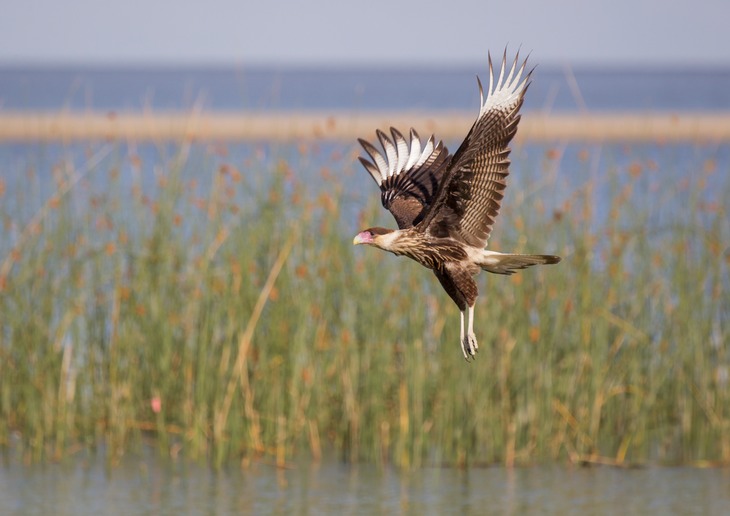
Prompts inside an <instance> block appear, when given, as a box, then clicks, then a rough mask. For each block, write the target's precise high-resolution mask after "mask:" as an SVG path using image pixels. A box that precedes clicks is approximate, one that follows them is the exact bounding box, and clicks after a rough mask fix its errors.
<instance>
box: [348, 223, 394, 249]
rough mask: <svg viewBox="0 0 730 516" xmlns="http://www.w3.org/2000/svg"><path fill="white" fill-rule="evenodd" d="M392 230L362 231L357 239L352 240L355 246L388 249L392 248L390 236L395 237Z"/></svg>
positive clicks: (370, 229)
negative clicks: (366, 245) (364, 245)
mask: <svg viewBox="0 0 730 516" xmlns="http://www.w3.org/2000/svg"><path fill="white" fill-rule="evenodd" d="M393 233H394V231H393V230H392V229H385V228H369V229H366V230H364V231H360V232H359V233H358V234H357V235H356V236H355V238H354V239H353V240H352V243H353V244H354V245H358V244H368V245H374V246H376V247H380V248H381V249H388V248H389V246H390V238H389V236H390V235H393Z"/></svg>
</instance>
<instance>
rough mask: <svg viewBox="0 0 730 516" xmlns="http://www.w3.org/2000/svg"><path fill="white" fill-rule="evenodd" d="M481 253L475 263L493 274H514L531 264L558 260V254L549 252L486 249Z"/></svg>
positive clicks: (550, 262) (543, 263) (556, 261)
mask: <svg viewBox="0 0 730 516" xmlns="http://www.w3.org/2000/svg"><path fill="white" fill-rule="evenodd" d="M482 253H483V254H482V257H481V259H480V260H479V261H478V262H477V264H478V265H479V266H480V267H481V268H482V269H483V270H485V271H487V272H492V273H494V274H514V273H515V272H517V271H518V270H520V269H526V268H528V267H532V266H533V265H549V264H553V263H558V262H559V261H560V256H553V255H550V254H505V253H497V252H495V251H487V250H486V249H485V250H484V251H483V252H482Z"/></svg>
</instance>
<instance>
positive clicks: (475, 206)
mask: <svg viewBox="0 0 730 516" xmlns="http://www.w3.org/2000/svg"><path fill="white" fill-rule="evenodd" d="M518 58H519V52H518V54H517V56H516V57H515V59H514V62H513V63H512V67H511V69H510V70H509V71H508V70H507V64H506V52H505V55H504V57H503V58H502V70H501V71H500V74H499V78H498V79H497V80H496V82H495V80H494V72H493V68H492V58H491V56H490V57H489V89H488V90H487V97H486V99H485V98H484V92H483V89H482V84H481V81H479V79H478V78H477V81H478V82H479V95H480V104H481V108H480V110H479V116H478V117H477V119H476V121H475V122H474V125H473V126H472V128H471V129H470V130H469V134H467V136H466V138H465V139H464V142H463V143H462V144H461V146H460V147H459V149H458V150H457V151H456V153H455V154H454V156H453V158H452V159H451V161H450V163H449V166H448V169H447V171H446V173H445V174H444V177H443V180H442V182H441V184H440V185H439V188H438V191H437V193H436V195H435V198H434V201H433V203H432V204H431V208H430V209H429V210H428V212H427V213H426V214H424V217H423V220H422V222H421V223H420V225H419V227H418V229H420V230H421V231H424V232H428V233H431V234H433V235H434V236H438V237H447V236H448V237H452V238H455V239H457V240H460V241H462V242H464V243H466V244H469V245H472V246H474V247H478V248H484V247H485V246H486V245H487V240H488V239H489V235H490V233H491V231H492V225H493V224H494V219H495V218H496V217H497V214H498V213H499V208H500V206H501V201H502V197H503V192H504V189H505V187H506V186H507V183H506V178H507V175H508V174H509V164H510V161H509V159H508V156H509V153H510V148H509V142H510V140H512V137H513V136H514V135H515V133H516V132H517V123H518V122H519V120H520V115H519V110H520V107H521V106H522V102H523V100H524V95H525V91H527V87H528V86H529V81H530V75H531V73H532V71H530V72H528V73H527V74H526V75H525V74H524V71H525V65H526V64H527V60H525V61H524V62H523V63H522V64H521V65H518Z"/></svg>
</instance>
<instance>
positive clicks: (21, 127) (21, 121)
mask: <svg viewBox="0 0 730 516" xmlns="http://www.w3.org/2000/svg"><path fill="white" fill-rule="evenodd" d="M473 120H474V114H473V113H449V112H440V113H439V112H434V113H428V114H424V113H408V112H389V113H371V112H368V113H217V112H202V113H159V112H152V113H96V112H91V113H75V112H55V113H51V112H48V113H35V112H0V141H3V142H22V141H74V140H94V139H104V140H114V139H124V140H182V139H200V140H230V141H236V140H277V141H292V140H308V139H330V140H353V139H355V138H357V137H365V138H368V137H372V136H373V133H374V130H375V129H376V128H382V129H387V128H388V127H390V126H395V127H398V128H399V129H401V131H403V132H405V131H407V130H408V128H410V127H415V128H416V129H417V130H418V131H419V133H420V134H421V136H422V137H425V136H427V135H429V134H430V133H435V134H436V135H437V136H438V137H439V138H444V139H458V138H461V137H463V136H464V135H465V134H466V132H467V131H468V129H469V127H470V125H471V124H472V122H473ZM517 137H518V138H519V139H522V140H530V141H558V140H580V141H596V142H600V141H606V142H609V141H633V142H636V141H659V142H666V141H691V142H702V141H730V112H723V113H677V114H672V113H620V114H602V113H587V114H550V115H544V114H540V113H529V112H528V113H525V114H523V117H522V121H521V123H520V129H519V131H518V133H517Z"/></svg>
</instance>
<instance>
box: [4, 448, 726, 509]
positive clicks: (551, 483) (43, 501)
mask: <svg viewBox="0 0 730 516" xmlns="http://www.w3.org/2000/svg"><path fill="white" fill-rule="evenodd" d="M0 513H2V514H3V515H21V514H23V515H26V514H27V515H32V514H38V515H46V514H54V515H66V514H68V515H79V516H80V515H86V514H88V515H99V514H109V515H113V514H136V515H143V514H342V515H346V514H414V515H416V514H418V515H421V514H433V515H441V514H515V515H518V514H581V515H582V514H617V515H618V514H621V515H623V514H632V515H640V514H662V515H664V514H702V515H725V514H730V470H728V469H691V468H646V469H633V470H623V469H613V468H606V467H596V468H572V467H566V466H539V467H533V468H518V469H513V470H509V469H505V468H501V467H494V468H476V469H470V470H453V469H441V468H422V469H419V470H416V471H412V472H401V471H397V470H394V469H391V468H385V469H383V468H378V467H377V466H370V465H357V466H349V465H345V464H342V463H339V462H336V461H332V460H330V461H326V462H324V463H322V464H309V463H303V464H300V465H294V466H291V467H290V468H288V469H277V468H275V467H273V466H271V465H266V464H254V465H252V466H251V467H249V468H247V469H243V470H239V469H238V468H232V469H230V470H229V471H221V472H214V471H211V470H210V469H209V468H207V467H205V466H201V465H197V464H189V463H184V462H179V461H178V462H169V461H161V460H150V459H125V461H124V462H123V463H122V464H121V465H119V466H118V467H116V468H114V469H112V470H111V471H106V470H105V468H104V467H103V464H102V460H101V459H91V460H90V461H89V460H77V461H71V464H69V465H59V464H51V465H45V466H33V467H30V468H19V467H10V468H8V467H0Z"/></svg>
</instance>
